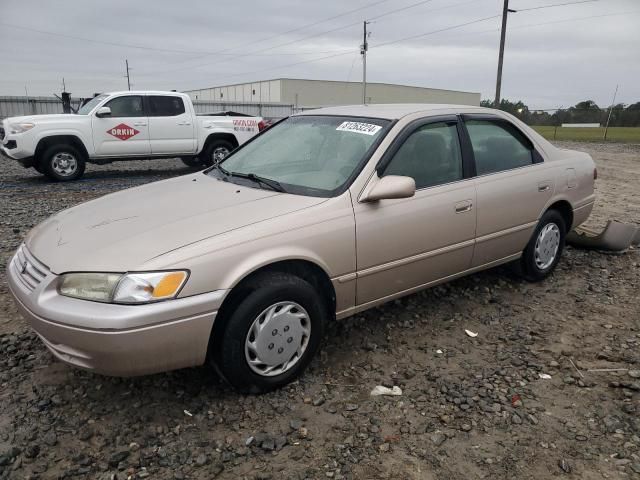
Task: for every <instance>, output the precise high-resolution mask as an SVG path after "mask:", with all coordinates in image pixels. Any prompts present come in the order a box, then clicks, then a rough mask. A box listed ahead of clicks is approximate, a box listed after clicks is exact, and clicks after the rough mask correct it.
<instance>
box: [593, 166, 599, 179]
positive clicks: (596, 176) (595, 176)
mask: <svg viewBox="0 0 640 480" xmlns="http://www.w3.org/2000/svg"><path fill="white" fill-rule="evenodd" d="M593 179H594V180H597V179H598V169H597V168H595V167H594V168H593Z"/></svg>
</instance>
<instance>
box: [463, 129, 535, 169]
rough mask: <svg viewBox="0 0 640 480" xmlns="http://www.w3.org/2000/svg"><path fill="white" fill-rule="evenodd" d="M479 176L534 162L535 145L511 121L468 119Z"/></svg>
mask: <svg viewBox="0 0 640 480" xmlns="http://www.w3.org/2000/svg"><path fill="white" fill-rule="evenodd" d="M465 124H466V126H467V131H468V132H469V137H470V139H471V146H472V147H473V155H474V157H475V160H476V170H477V174H478V175H486V174H488V173H495V172H501V171H503V170H511V169H512V168H519V167H524V166H526V165H531V164H532V163H533V145H531V142H530V141H529V139H527V138H526V137H525V136H524V135H523V134H522V133H520V131H519V130H518V129H516V128H515V127H513V126H512V125H510V124H509V123H507V122H500V121H498V122H494V121H490V120H467V121H466V122H465Z"/></svg>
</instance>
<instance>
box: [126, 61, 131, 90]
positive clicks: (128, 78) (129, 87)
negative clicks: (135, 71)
mask: <svg viewBox="0 0 640 480" xmlns="http://www.w3.org/2000/svg"><path fill="white" fill-rule="evenodd" d="M124 64H125V66H126V69H127V74H126V75H125V76H126V77H127V89H128V90H131V78H130V77H129V60H125V61H124Z"/></svg>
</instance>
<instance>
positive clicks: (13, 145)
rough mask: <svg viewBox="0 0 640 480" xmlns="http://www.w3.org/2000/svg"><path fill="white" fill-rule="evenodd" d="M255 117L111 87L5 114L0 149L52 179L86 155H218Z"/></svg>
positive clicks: (241, 138) (104, 159) (195, 163)
mask: <svg viewBox="0 0 640 480" xmlns="http://www.w3.org/2000/svg"><path fill="white" fill-rule="evenodd" d="M264 125H265V124H264V122H263V120H262V118H260V117H252V116H248V115H243V114H238V113H233V112H222V113H213V114H203V115H196V113H195V110H194V108H193V104H192V103H191V99H190V98H189V96H188V95H185V94H183V93H176V92H150V91H144V92H132V91H127V92H114V93H105V94H102V95H98V96H96V97H95V98H93V99H92V100H90V101H89V102H88V103H86V104H85V105H84V106H83V107H82V108H80V109H79V110H78V113H77V114H62V115H32V116H27V117H13V118H6V119H5V120H4V121H3V122H2V128H0V141H1V142H2V145H1V146H0V152H1V153H2V154H4V155H5V156H7V157H9V158H11V159H13V160H17V161H18V162H20V163H21V164H22V165H23V166H24V167H26V168H29V167H33V168H35V169H36V170H38V171H39V172H40V173H43V174H45V175H47V176H48V177H49V178H51V179H53V180H57V181H68V180H75V179H77V178H80V177H81V176H82V174H83V173H84V169H85V165H86V163H87V162H91V163H110V162H112V161H115V160H130V159H142V158H172V157H180V158H181V159H182V161H183V162H184V163H185V164H186V165H188V166H190V167H204V166H207V165H211V164H213V163H216V162H219V161H220V160H222V159H223V158H224V157H225V156H226V155H228V154H229V152H230V151H232V150H233V149H234V148H236V147H238V146H239V145H242V144H243V143H244V142H246V141H247V140H249V139H250V138H252V137H253V136H254V135H256V134H257V133H258V132H259V131H260V130H262V129H263V128H264Z"/></svg>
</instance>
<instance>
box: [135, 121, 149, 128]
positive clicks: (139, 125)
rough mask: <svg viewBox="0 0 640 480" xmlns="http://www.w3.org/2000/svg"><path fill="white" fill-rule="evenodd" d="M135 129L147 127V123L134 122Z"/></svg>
mask: <svg viewBox="0 0 640 480" xmlns="http://www.w3.org/2000/svg"><path fill="white" fill-rule="evenodd" d="M133 126H134V127H146V126H147V124H146V123H145V122H133Z"/></svg>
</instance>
